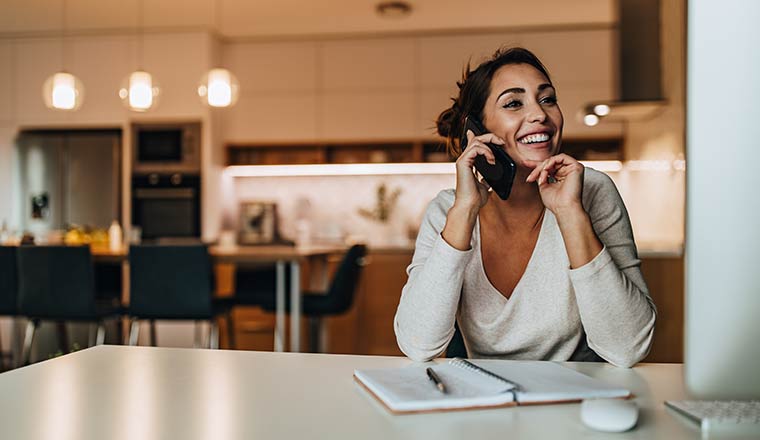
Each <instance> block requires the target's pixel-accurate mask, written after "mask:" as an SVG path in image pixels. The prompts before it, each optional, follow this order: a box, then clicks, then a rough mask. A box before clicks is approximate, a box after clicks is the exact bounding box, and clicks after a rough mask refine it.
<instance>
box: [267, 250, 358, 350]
mask: <svg viewBox="0 0 760 440" xmlns="http://www.w3.org/2000/svg"><path fill="white" fill-rule="evenodd" d="M366 255H367V247H366V246H365V245H363V244H355V245H353V246H351V247H350V248H349V249H348V251H346V254H345V255H344V256H343V259H342V260H341V262H340V265H339V266H338V269H337V270H336V271H335V275H334V276H333V279H332V281H331V282H330V286H329V287H328V289H327V290H326V291H304V292H303V296H302V301H303V303H302V307H301V310H302V313H303V315H304V316H306V317H307V318H308V319H309V350H310V351H311V352H315V353H319V352H321V351H322V349H323V347H322V344H321V335H322V318H323V317H328V316H336V315H340V314H343V313H346V312H347V311H348V310H349V309H350V308H351V306H352V305H353V303H354V298H355V297H356V290H357V287H358V285H359V280H360V275H361V272H362V268H363V267H364V266H365V265H366V264H367V263H366V258H365V257H366ZM260 299H261V307H262V308H263V309H264V310H267V311H270V312H271V311H274V310H275V307H276V302H275V298H274V294H273V293H272V294H270V295H268V296H265V297H262V298H260ZM286 307H287V309H288V310H289V309H290V296H289V295H288V296H286Z"/></svg>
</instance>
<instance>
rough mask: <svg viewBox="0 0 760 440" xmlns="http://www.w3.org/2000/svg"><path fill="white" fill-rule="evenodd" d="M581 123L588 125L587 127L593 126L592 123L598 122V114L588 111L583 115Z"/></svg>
mask: <svg viewBox="0 0 760 440" xmlns="http://www.w3.org/2000/svg"><path fill="white" fill-rule="evenodd" d="M583 123H584V124H586V125H588V126H589V127H593V126H594V125H596V124H598V123H599V116H597V115H595V114H592V113H589V114H587V115H586V116H584V117H583Z"/></svg>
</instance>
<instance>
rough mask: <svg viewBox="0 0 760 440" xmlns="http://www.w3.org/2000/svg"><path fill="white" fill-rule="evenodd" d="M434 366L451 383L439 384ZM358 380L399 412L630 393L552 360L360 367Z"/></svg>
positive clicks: (357, 371) (610, 396) (492, 406)
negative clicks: (442, 387)
mask: <svg viewBox="0 0 760 440" xmlns="http://www.w3.org/2000/svg"><path fill="white" fill-rule="evenodd" d="M427 367H430V368H432V370H433V371H434V372H435V374H436V375H437V376H438V377H439V378H440V381H441V382H443V384H444V385H445V392H442V391H441V390H440V389H439V388H438V387H436V386H435V383H433V382H432V381H431V380H430V379H429V377H428V375H427V374H426V368H427ZM354 379H355V380H356V381H357V382H358V383H359V384H360V385H362V386H363V387H364V388H365V389H366V390H368V391H369V392H370V393H371V394H372V395H373V396H374V397H375V398H377V400H379V401H380V402H381V403H382V404H383V405H384V406H385V407H386V408H388V410H390V411H391V412H393V413H417V412H430V411H448V410H465V409H478V408H494V407H507V406H515V405H535V404H548V403H561V402H577V401H580V400H583V399H589V398H627V397H630V395H631V393H630V391H628V390H626V389H624V388H620V387H617V386H614V385H610V384H607V383H605V382H602V381H600V380H597V379H593V378H591V377H588V376H586V375H584V374H581V373H579V372H577V371H575V370H571V369H569V368H566V367H563V366H561V365H559V364H556V363H554V362H548V361H504V360H476V361H467V360H464V359H459V358H454V359H452V360H450V361H448V362H446V363H441V364H435V365H431V364H425V365H420V364H415V365H410V366H408V367H401V368H383V369H372V370H370V369H368V370H354Z"/></svg>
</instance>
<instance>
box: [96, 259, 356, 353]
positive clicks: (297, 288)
mask: <svg viewBox="0 0 760 440" xmlns="http://www.w3.org/2000/svg"><path fill="white" fill-rule="evenodd" d="M91 249H92V255H93V261H94V262H95V263H109V264H125V265H126V264H128V262H129V258H128V256H129V248H128V247H122V248H118V249H110V248H107V247H97V246H93V247H92V248H91ZM347 249H348V246H347V245H345V244H324V245H309V246H293V245H279V244H278V245H259V246H252V245H249V246H241V245H234V246H219V245H213V246H209V248H208V250H209V255H210V256H211V260H212V262H213V263H215V264H232V265H235V266H245V265H262V264H274V265H275V274H276V275H275V276H276V280H275V337H274V350H275V351H280V352H281V351H286V346H285V308H286V307H285V303H286V301H285V294H286V292H285V290H286V279H287V276H286V272H287V271H288V270H289V271H290V280H291V282H290V289H289V290H290V292H289V294H290V310H289V312H290V317H291V319H290V344H289V347H288V348H289V350H290V351H294V352H298V351H300V347H301V338H300V337H301V319H300V318H301V264H302V263H304V262H306V261H320V260H321V263H322V264H316V265H315V266H316V267H318V268H319V275H318V277H316V278H319V279H318V280H317V281H316V282H317V283H319V284H321V285H326V284H327V277H328V268H329V266H328V264H327V258H328V257H329V256H331V255H340V254H343V253H344V252H345V251H346V250H347Z"/></svg>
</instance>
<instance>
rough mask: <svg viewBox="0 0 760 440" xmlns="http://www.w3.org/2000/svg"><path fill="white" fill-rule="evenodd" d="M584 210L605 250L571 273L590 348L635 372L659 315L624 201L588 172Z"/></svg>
mask: <svg viewBox="0 0 760 440" xmlns="http://www.w3.org/2000/svg"><path fill="white" fill-rule="evenodd" d="M587 176H588V177H587V183H588V181H589V180H594V181H596V182H595V183H596V184H595V185H586V186H588V187H590V190H589V191H588V192H586V191H584V195H583V197H584V200H583V202H584V205H586V206H585V207H586V211H587V212H588V213H589V216H590V217H591V222H592V226H593V228H594V231H595V232H596V234H597V236H598V237H599V240H600V241H601V242H602V244H603V245H604V248H603V249H602V251H601V252H600V253H599V254H598V255H597V256H596V257H595V258H594V259H593V260H592V261H590V262H589V263H588V264H586V265H584V266H582V267H579V268H577V269H574V270H569V276H570V282H571V283H572V285H573V289H574V290H575V297H576V301H577V304H578V310H579V312H580V317H581V322H582V323H583V327H584V330H585V332H586V337H587V342H588V345H589V347H590V348H591V349H592V350H594V351H595V352H596V353H597V354H598V355H599V356H601V357H602V358H604V359H605V360H607V361H608V362H610V363H612V364H614V365H616V366H621V367H631V366H633V365H634V364H636V363H637V362H639V361H640V360H642V359H643V358H644V357H645V356H646V355H647V353H649V349H650V347H651V344H652V336H653V332H654V323H655V318H656V309H655V306H654V303H653V302H652V299H651V298H650V297H649V293H648V290H647V286H646V283H645V281H644V277H643V276H642V274H641V269H640V265H641V260H639V259H638V256H637V252H636V244H635V243H634V240H633V231H632V228H631V223H630V220H629V218H628V212H627V211H626V209H625V205H624V204H623V200H622V199H621V197H620V194H619V193H618V191H617V188H615V184H614V183H613V182H612V180H610V178H609V177H608V176H607V175H605V174H603V173H599V172H596V171H593V170H587Z"/></svg>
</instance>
